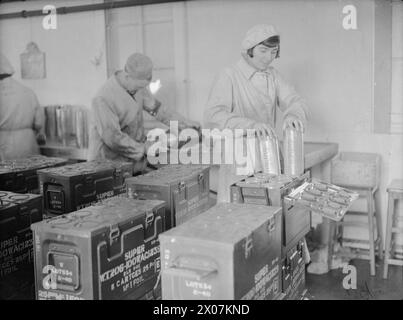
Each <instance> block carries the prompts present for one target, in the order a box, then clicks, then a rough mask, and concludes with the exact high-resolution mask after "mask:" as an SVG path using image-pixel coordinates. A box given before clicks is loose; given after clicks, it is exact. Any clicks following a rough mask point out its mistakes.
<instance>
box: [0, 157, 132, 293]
mask: <svg viewBox="0 0 403 320" xmlns="http://www.w3.org/2000/svg"><path fill="white" fill-rule="evenodd" d="M67 163H68V161H67V160H66V159H61V158H51V157H45V156H41V155H38V156H31V157H28V158H24V159H15V160H5V161H2V162H0V298H1V299H12V298H17V299H29V298H32V297H33V290H32V287H33V284H34V264H33V238H32V231H31V225H32V224H35V223H40V221H41V220H43V219H44V218H46V219H47V218H49V215H55V214H63V213H67V212H70V211H75V209H76V208H77V206H83V207H85V206H89V205H91V204H94V203H95V202H96V201H100V200H103V199H104V198H106V197H112V196H115V195H118V194H122V193H126V184H125V182H124V180H125V179H126V178H127V177H129V176H132V170H133V169H132V164H131V163H120V162H113V161H108V160H105V161H95V162H85V163H76V164H71V165H68V164H67ZM39 193H40V194H39ZM55 208H56V209H55ZM52 209H53V210H52ZM57 209H58V210H57Z"/></svg>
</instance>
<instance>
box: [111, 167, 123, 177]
mask: <svg viewBox="0 0 403 320" xmlns="http://www.w3.org/2000/svg"><path fill="white" fill-rule="evenodd" d="M113 176H114V178H116V179H117V178H120V177H121V176H122V169H120V168H116V169H115V171H113Z"/></svg>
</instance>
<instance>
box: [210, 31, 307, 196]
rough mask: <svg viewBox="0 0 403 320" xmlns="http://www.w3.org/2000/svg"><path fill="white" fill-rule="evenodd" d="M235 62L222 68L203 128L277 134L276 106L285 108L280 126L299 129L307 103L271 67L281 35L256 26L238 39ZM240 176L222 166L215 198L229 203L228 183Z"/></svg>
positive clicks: (229, 167) (278, 50)
mask: <svg viewBox="0 0 403 320" xmlns="http://www.w3.org/2000/svg"><path fill="white" fill-rule="evenodd" d="M242 49H243V50H242V57H241V59H240V60H239V61H238V63H237V64H236V65H234V66H232V67H230V68H227V69H225V70H224V71H222V72H221V73H220V74H219V75H218V77H217V79H216V81H215V83H214V85H213V87H212V89H211V92H210V96H209V99H208V102H207V108H206V110H205V114H204V117H205V119H204V120H205V124H206V126H207V127H209V128H211V129H214V128H217V129H219V130H224V129H226V128H228V129H232V130H234V129H245V130H246V129H255V130H256V133H257V135H258V136H266V135H267V136H269V137H274V136H276V133H275V129H274V128H275V121H276V108H277V107H279V108H280V110H282V111H283V112H284V123H283V127H284V128H285V127H287V126H292V127H295V128H297V129H303V128H304V127H305V125H306V121H307V111H306V105H305V102H304V101H303V99H302V98H301V97H300V96H299V95H298V94H297V93H296V91H295V90H294V88H293V87H292V86H291V85H289V84H288V83H287V82H286V81H285V80H284V78H283V77H282V76H281V75H280V73H279V72H278V71H277V70H276V69H275V68H273V67H272V66H270V64H271V63H272V62H273V61H274V59H276V58H279V57H280V36H279V33H278V32H277V30H276V29H275V27H274V26H272V25H257V26H254V27H253V28H252V29H250V30H249V31H248V32H247V34H246V36H245V38H244V40H243V42H242ZM241 178H242V177H240V176H239V175H237V174H236V170H235V166H234V165H221V166H220V172H219V181H220V183H219V186H218V196H217V200H218V201H219V202H229V200H230V191H229V187H230V185H231V184H232V183H234V182H235V181H238V180H240V179H241Z"/></svg>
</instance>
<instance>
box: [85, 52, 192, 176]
mask: <svg viewBox="0 0 403 320" xmlns="http://www.w3.org/2000/svg"><path fill="white" fill-rule="evenodd" d="M152 71H153V64H152V61H151V59H150V58H149V57H147V56H145V55H143V54H141V53H134V54H132V55H131V56H130V57H129V58H128V59H127V62H126V64H125V67H124V70H119V71H116V72H115V73H114V74H113V75H112V76H111V77H110V78H109V79H108V80H107V81H106V83H105V84H104V85H103V86H102V87H101V89H100V90H99V91H98V93H97V94H96V96H95V98H94V99H93V101H92V125H91V129H90V140H89V160H94V159H111V160H123V161H128V160H129V161H132V162H134V173H139V172H143V171H144V170H145V169H146V167H147V159H146V152H147V147H146V143H145V142H146V136H145V134H144V120H143V110H145V111H147V112H148V113H149V114H151V115H152V116H155V117H156V118H157V120H159V121H161V122H163V123H165V124H167V125H168V126H169V121H170V120H176V121H178V123H179V129H184V128H197V129H199V127H200V124H199V123H197V122H194V121H191V120H189V119H186V118H185V117H183V116H182V115H180V114H179V113H177V112H172V111H169V110H168V109H167V108H165V107H161V102H159V101H158V100H157V99H155V98H154V97H153V95H152V94H151V92H150V90H149V84H150V82H151V80H152Z"/></svg>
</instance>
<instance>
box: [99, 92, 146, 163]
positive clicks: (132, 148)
mask: <svg viewBox="0 0 403 320" xmlns="http://www.w3.org/2000/svg"><path fill="white" fill-rule="evenodd" d="M92 109H93V121H94V124H95V127H96V130H97V131H98V134H99V135H100V137H101V139H102V141H103V142H104V143H105V144H106V145H107V146H108V147H109V148H110V149H112V150H113V151H114V152H115V153H117V154H120V155H122V156H124V157H127V158H130V159H134V160H140V159H141V158H142V157H143V155H144V153H145V147H144V144H143V143H139V142H137V141H135V140H133V139H132V138H130V137H129V136H128V135H127V134H126V133H124V132H122V131H121V128H120V125H119V118H118V116H117V115H116V113H115V112H114V111H113V107H112V106H111V105H110V104H109V103H108V102H107V101H106V100H105V99H104V98H102V97H96V98H94V100H93V102H92Z"/></svg>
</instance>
